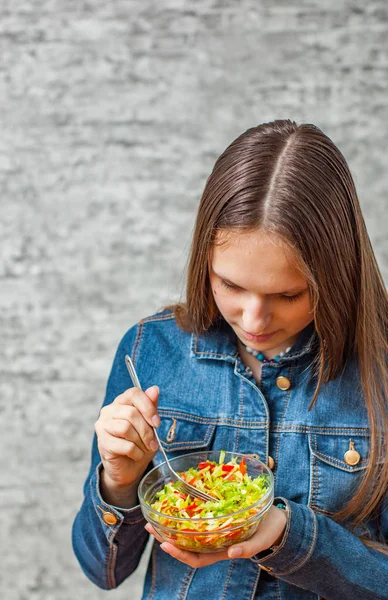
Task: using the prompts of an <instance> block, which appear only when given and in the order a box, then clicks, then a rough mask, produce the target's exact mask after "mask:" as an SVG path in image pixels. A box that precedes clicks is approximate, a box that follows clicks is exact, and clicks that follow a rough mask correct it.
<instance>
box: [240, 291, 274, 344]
mask: <svg viewBox="0 0 388 600" xmlns="http://www.w3.org/2000/svg"><path fill="white" fill-rule="evenodd" d="M270 322H271V314H270V312H269V307H268V306H267V304H266V302H265V300H264V299H262V298H256V297H251V298H249V299H248V300H247V302H246V303H245V305H244V307H243V313H242V326H243V329H245V331H247V332H248V333H253V334H254V335H260V334H261V333H263V332H265V331H266V330H267V329H268V326H269V324H270Z"/></svg>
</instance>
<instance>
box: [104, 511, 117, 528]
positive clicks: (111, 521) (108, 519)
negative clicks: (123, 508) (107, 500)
mask: <svg viewBox="0 0 388 600" xmlns="http://www.w3.org/2000/svg"><path fill="white" fill-rule="evenodd" d="M102 518H103V519H104V521H105V523H106V524H107V525H116V523H117V517H116V515H114V514H112V513H110V512H104V513H102Z"/></svg>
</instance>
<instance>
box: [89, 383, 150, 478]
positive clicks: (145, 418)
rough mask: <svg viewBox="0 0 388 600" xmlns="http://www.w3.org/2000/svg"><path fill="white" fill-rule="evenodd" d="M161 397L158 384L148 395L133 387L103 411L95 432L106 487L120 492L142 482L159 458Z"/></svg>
mask: <svg viewBox="0 0 388 600" xmlns="http://www.w3.org/2000/svg"><path fill="white" fill-rule="evenodd" d="M158 396H159V388H158V387H157V386H156V385H154V386H152V387H150V388H148V389H147V390H146V391H145V392H142V391H141V390H140V389H139V388H130V389H128V390H126V391H125V392H124V393H123V394H120V395H119V396H117V398H115V400H114V401H113V402H112V403H111V404H108V405H107V406H104V407H103V408H102V409H101V411H100V416H99V418H98V420H97V421H96V423H95V431H96V434H97V443H98V450H99V452H100V456H101V460H102V464H103V466H104V471H105V473H104V485H105V487H108V488H110V489H117V490H119V489H124V488H129V487H130V486H132V485H133V484H135V483H139V481H140V479H141V477H142V475H143V473H144V472H145V470H146V468H147V466H148V464H149V463H150V462H151V460H152V459H153V457H154V456H155V454H156V451H157V450H158V442H157V441H156V438H155V436H154V432H153V429H152V427H153V426H157V425H159V424H160V419H159V416H158V413H157V404H158Z"/></svg>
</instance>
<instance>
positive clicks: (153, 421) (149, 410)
mask: <svg viewBox="0 0 388 600" xmlns="http://www.w3.org/2000/svg"><path fill="white" fill-rule="evenodd" d="M148 394H150V395H151V398H150V397H149V396H148ZM158 395H159V388H158V387H157V386H152V387H151V388H149V389H148V390H147V393H145V392H143V391H142V390H140V389H139V388H131V389H129V390H126V391H125V392H124V393H123V394H121V395H120V396H117V398H116V399H115V402H116V403H118V404H128V405H130V406H135V407H136V408H137V409H138V411H139V412H140V413H141V414H142V415H143V417H144V419H145V420H146V421H147V423H148V424H149V425H150V426H151V427H158V426H159V425H160V418H159V415H158V413H157V408H156V405H155V403H156V402H157V398H158ZM153 400H154V401H153Z"/></svg>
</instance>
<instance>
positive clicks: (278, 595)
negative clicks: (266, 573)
mask: <svg viewBox="0 0 388 600" xmlns="http://www.w3.org/2000/svg"><path fill="white" fill-rule="evenodd" d="M275 592H276V598H277V600H281V598H282V597H281V595H280V589H279V580H278V579H277V578H275Z"/></svg>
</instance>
